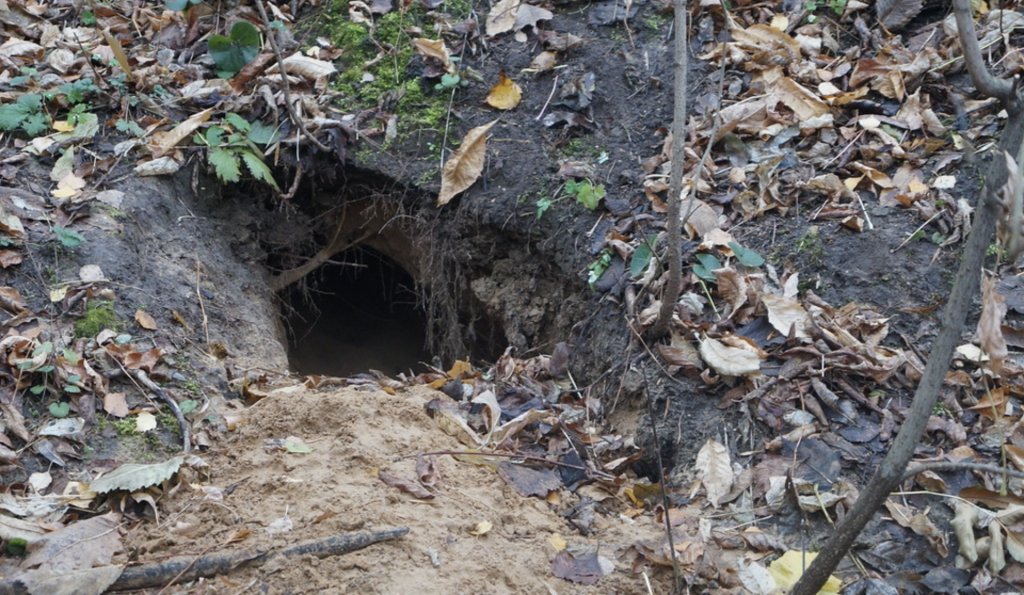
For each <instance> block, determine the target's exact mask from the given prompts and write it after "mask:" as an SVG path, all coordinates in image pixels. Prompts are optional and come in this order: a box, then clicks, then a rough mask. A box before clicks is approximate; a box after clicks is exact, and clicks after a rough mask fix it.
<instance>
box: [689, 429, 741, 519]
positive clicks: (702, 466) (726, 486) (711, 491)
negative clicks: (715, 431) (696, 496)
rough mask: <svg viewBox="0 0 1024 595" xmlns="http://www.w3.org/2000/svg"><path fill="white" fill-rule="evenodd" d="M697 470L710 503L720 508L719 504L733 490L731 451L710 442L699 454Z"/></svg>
mask: <svg viewBox="0 0 1024 595" xmlns="http://www.w3.org/2000/svg"><path fill="white" fill-rule="evenodd" d="M696 469H697V471H698V472H699V473H700V481H701V483H703V484H704V491H705V492H706V493H707V497H708V501H709V502H711V505H712V506H714V507H715V508H718V504H719V503H720V502H721V501H722V499H723V498H725V497H726V496H727V495H729V491H730V490H732V484H733V475H732V463H731V462H730V461H729V449H727V448H726V447H725V446H724V445H722V444H721V443H719V442H715V441H714V440H708V441H707V442H705V443H704V446H702V447H701V449H700V452H698V453H697V466H696Z"/></svg>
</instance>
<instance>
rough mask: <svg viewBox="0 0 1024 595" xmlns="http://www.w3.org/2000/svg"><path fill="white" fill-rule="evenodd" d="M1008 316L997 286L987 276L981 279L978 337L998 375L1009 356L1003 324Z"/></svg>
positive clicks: (1004, 301) (993, 369) (992, 367)
mask: <svg viewBox="0 0 1024 595" xmlns="http://www.w3.org/2000/svg"><path fill="white" fill-rule="evenodd" d="M1005 316H1006V300H1005V299H1004V298H1003V296H1002V295H1001V294H1000V293H999V292H998V291H996V284H995V282H994V281H992V279H990V278H989V277H988V276H987V275H986V276H984V277H982V279H981V318H979V319H978V337H979V339H980V340H981V348H982V349H984V350H985V352H986V353H988V356H989V358H991V364H990V367H991V369H992V371H993V372H994V373H996V374H998V373H999V370H1000V369H1002V367H1003V360H1005V359H1006V357H1007V355H1008V351H1007V347H1006V339H1005V338H1004V337H1003V329H1002V323H1003V318H1004V317H1005Z"/></svg>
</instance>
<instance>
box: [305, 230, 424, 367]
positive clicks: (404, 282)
mask: <svg viewBox="0 0 1024 595" xmlns="http://www.w3.org/2000/svg"><path fill="white" fill-rule="evenodd" d="M334 260H335V261H336V262H343V263H346V264H345V265H338V264H326V265H324V266H323V267H321V270H319V271H316V272H314V273H312V274H311V278H312V279H315V281H312V279H311V282H310V283H309V284H308V287H309V293H308V294H306V295H303V293H302V291H301V290H300V289H299V288H295V289H292V290H291V292H290V295H289V298H290V299H289V301H290V303H291V305H292V308H293V310H292V313H291V314H290V315H288V316H287V322H288V328H289V337H288V339H289V340H288V358H289V360H290V361H291V366H292V369H293V370H295V371H296V372H298V373H300V374H324V375H329V376H351V375H353V374H356V373H359V372H368V371H369V370H371V369H373V370H379V371H381V372H383V373H385V374H387V375H389V376H393V375H395V374H397V373H398V372H409V370H410V369H411V370H413V371H417V372H422V371H425V369H424V368H423V366H421V365H419V362H429V361H430V354H429V353H428V352H427V351H426V350H425V348H424V345H425V343H426V320H425V317H424V315H423V311H422V310H420V309H419V308H418V307H417V299H416V293H415V291H414V288H415V283H414V281H413V279H412V277H411V276H410V275H409V273H407V272H406V271H405V270H404V269H402V268H401V267H400V266H398V264H396V263H395V262H394V261H393V260H391V259H390V258H388V257H386V256H384V255H382V254H380V253H379V252H377V251H375V250H372V249H370V248H354V249H352V250H348V251H346V252H344V253H342V254H338V255H336V256H335V257H334ZM296 285H301V284H296Z"/></svg>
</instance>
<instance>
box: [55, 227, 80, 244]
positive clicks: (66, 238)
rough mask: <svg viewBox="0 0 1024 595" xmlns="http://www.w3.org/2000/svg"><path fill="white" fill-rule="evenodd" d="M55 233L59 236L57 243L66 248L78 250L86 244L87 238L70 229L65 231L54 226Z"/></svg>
mask: <svg viewBox="0 0 1024 595" xmlns="http://www.w3.org/2000/svg"><path fill="white" fill-rule="evenodd" d="M53 233H55V234H57V241H59V242H60V243H61V245H62V246H64V247H65V248H77V247H79V246H81V245H82V244H83V243H85V238H83V237H82V236H80V235H78V233H76V232H74V231H71V230H70V229H64V228H63V227H61V226H59V225H54V226H53Z"/></svg>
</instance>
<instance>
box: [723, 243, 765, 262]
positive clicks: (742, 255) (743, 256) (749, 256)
mask: <svg viewBox="0 0 1024 595" xmlns="http://www.w3.org/2000/svg"><path fill="white" fill-rule="evenodd" d="M729 248H731V249H732V253H733V254H735V255H736V260H738V261H739V263H740V264H742V265H743V266H745V267H753V268H757V267H759V266H761V265H763V264H764V259H763V258H761V255H760V254H758V253H757V252H754V251H753V250H749V249H747V248H744V247H743V246H740V245H739V244H737V243H736V242H729Z"/></svg>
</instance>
